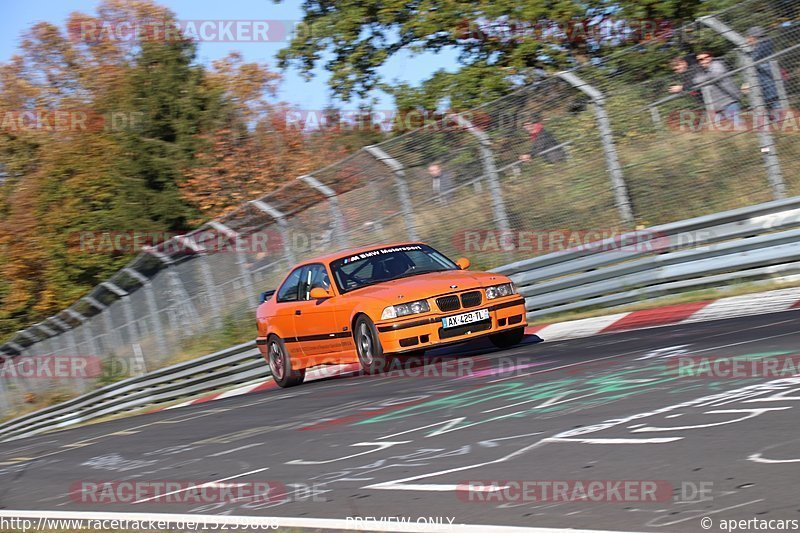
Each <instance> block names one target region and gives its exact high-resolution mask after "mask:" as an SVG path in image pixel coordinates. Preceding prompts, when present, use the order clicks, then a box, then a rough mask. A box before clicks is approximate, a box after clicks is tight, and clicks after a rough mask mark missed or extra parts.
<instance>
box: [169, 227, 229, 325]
mask: <svg viewBox="0 0 800 533" xmlns="http://www.w3.org/2000/svg"><path fill="white" fill-rule="evenodd" d="M175 239H176V240H177V241H178V242H179V243H181V244H184V245H186V247H188V248H189V249H190V250H192V252H194V253H195V256H194V257H193V258H192V259H190V261H199V263H198V264H199V265H200V276H201V277H202V278H203V285H204V286H205V290H206V296H207V297H208V303H207V305H208V307H209V308H210V310H211V319H212V321H213V322H212V324H213V326H214V327H215V328H221V327H222V314H221V312H220V305H221V304H222V299H221V298H220V296H219V294H218V293H217V285H216V284H215V283H214V275H213V274H212V273H211V267H210V266H209V264H208V255H207V252H208V251H207V250H206V248H205V247H204V246H202V245H200V244H197V243H196V242H195V240H194V238H193V237H192V234H189V235H187V236H182V235H180V236H177V237H175Z"/></svg>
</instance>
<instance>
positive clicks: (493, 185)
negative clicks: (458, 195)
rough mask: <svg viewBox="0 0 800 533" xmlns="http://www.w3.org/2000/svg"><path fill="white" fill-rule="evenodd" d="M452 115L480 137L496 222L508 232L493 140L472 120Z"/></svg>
mask: <svg viewBox="0 0 800 533" xmlns="http://www.w3.org/2000/svg"><path fill="white" fill-rule="evenodd" d="M450 117H451V118H452V119H453V120H455V122H456V124H458V125H459V126H461V127H462V128H464V129H465V130H467V132H469V133H470V135H472V136H473V137H475V138H476V139H478V149H479V150H480V152H481V162H482V163H483V172H484V173H485V174H486V181H487V182H488V183H489V192H490V193H491V195H492V207H493V211H494V223H495V224H496V225H497V228H498V229H499V230H500V233H501V234H508V232H509V231H510V230H511V226H510V225H509V223H508V215H507V214H506V204H505V201H504V200H503V189H502V188H501V187H500V177H499V176H498V174H497V165H495V162H494V154H493V153H492V148H491V146H492V140H491V139H489V136H488V135H486V132H485V131H483V130H481V129H480V128H476V127H475V125H474V124H472V122H470V121H469V120H467V119H466V118H464V117H463V116H461V115H458V114H453V115H450Z"/></svg>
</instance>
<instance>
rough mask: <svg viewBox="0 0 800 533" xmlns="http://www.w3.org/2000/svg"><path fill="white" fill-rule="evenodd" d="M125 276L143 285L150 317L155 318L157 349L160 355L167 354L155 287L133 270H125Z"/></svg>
mask: <svg viewBox="0 0 800 533" xmlns="http://www.w3.org/2000/svg"><path fill="white" fill-rule="evenodd" d="M122 271H123V272H124V273H125V274H127V275H129V276H130V277H132V278H133V279H135V280H136V281H138V282H139V283H140V284H141V285H142V290H143V291H144V297H145V301H146V302H147V309H148V311H149V313H150V316H151V317H152V318H153V322H152V323H153V330H154V331H155V334H156V347H157V348H158V350H159V351H160V352H161V354H160V355H162V356H163V355H165V354H166V353H167V350H168V348H167V339H166V337H165V336H164V328H163V326H162V324H161V319H160V318H159V316H158V304H157V303H156V296H155V294H154V293H153V285H152V284H151V283H150V278H148V277H147V276H145V275H144V274H142V273H141V272H138V271H136V270H134V269H133V268H124V269H123V270H122Z"/></svg>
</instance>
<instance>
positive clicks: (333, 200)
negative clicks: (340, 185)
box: [297, 174, 349, 249]
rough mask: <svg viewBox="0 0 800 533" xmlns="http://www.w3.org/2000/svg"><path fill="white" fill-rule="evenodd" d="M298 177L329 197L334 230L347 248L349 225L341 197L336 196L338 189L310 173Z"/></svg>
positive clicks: (340, 243) (340, 242) (338, 240)
mask: <svg viewBox="0 0 800 533" xmlns="http://www.w3.org/2000/svg"><path fill="white" fill-rule="evenodd" d="M297 179H298V180H300V181H301V182H303V183H305V184H306V185H308V186H309V187H311V188H313V189H315V190H317V191H319V192H320V193H322V194H323V195H324V196H325V198H327V199H328V205H329V206H330V208H331V218H333V232H334V234H335V235H336V240H337V242H338V243H339V247H340V248H342V249H344V248H347V246H348V243H349V239H348V238H347V229H346V227H347V226H346V224H345V219H344V215H343V214H342V209H341V207H340V206H339V198H338V197H337V196H336V191H334V190H333V189H331V188H330V187H328V186H327V185H325V184H324V183H322V182H321V181H319V180H318V179H317V178H315V177H314V176H312V175H310V174H305V175H303V176H299V177H298V178H297Z"/></svg>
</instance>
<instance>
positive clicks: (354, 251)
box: [297, 241, 425, 266]
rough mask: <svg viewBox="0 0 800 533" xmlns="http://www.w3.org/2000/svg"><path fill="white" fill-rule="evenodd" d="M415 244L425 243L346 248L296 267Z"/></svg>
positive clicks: (397, 243)
mask: <svg viewBox="0 0 800 533" xmlns="http://www.w3.org/2000/svg"><path fill="white" fill-rule="evenodd" d="M415 244H423V245H424V244H425V243H424V242H419V241H401V242H390V243H383V244H373V245H371V246H360V247H358V248H348V249H345V250H339V251H338V252H331V253H329V254H325V255H320V256H318V257H315V258H313V259H308V260H306V261H303V262H302V263H298V264H297V266H300V265H307V264H310V263H330V262H331V261H335V260H336V259H341V258H342V257H348V256H351V255H356V254H360V253H363V252H369V251H370V250H380V249H381V248H395V247H397V246H410V245H415Z"/></svg>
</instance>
